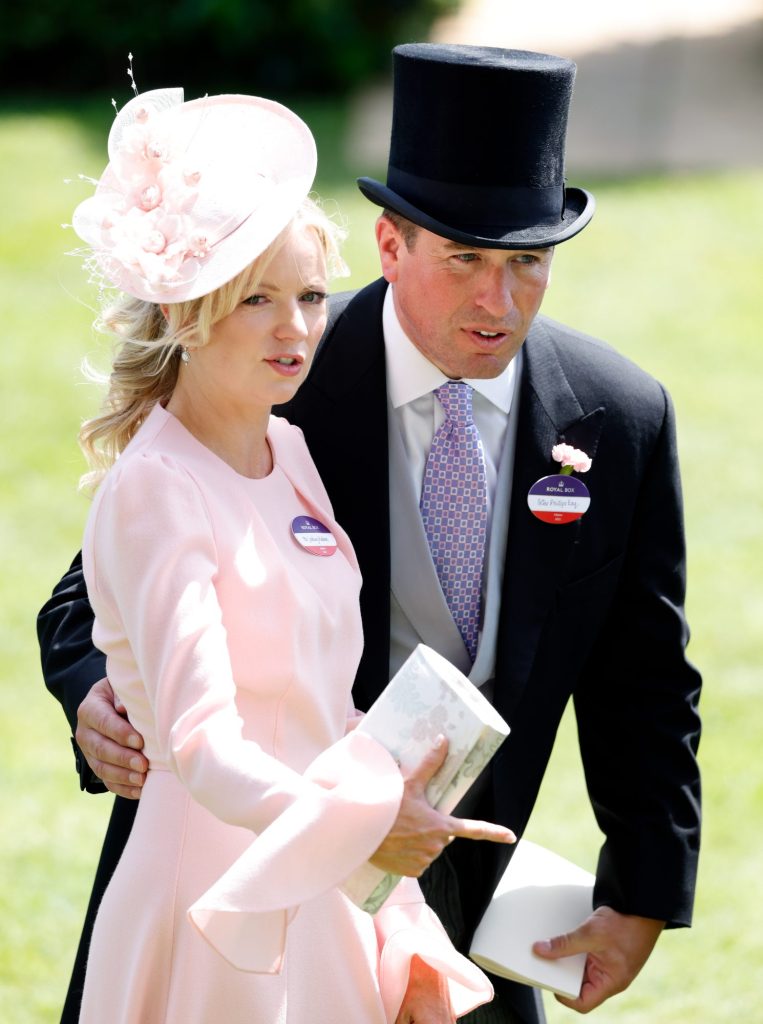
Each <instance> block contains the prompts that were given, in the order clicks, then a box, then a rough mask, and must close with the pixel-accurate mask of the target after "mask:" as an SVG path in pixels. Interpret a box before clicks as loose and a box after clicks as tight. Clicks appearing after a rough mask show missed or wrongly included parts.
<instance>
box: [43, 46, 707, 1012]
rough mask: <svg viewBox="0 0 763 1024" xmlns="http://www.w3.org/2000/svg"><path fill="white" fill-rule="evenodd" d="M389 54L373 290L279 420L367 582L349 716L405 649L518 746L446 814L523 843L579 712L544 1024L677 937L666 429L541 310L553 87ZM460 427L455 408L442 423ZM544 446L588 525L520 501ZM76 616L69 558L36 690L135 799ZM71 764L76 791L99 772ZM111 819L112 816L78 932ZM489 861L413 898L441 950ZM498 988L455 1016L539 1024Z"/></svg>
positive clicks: (461, 938) (563, 118)
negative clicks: (576, 922) (586, 859)
mask: <svg viewBox="0 0 763 1024" xmlns="http://www.w3.org/2000/svg"><path fill="white" fill-rule="evenodd" d="M394 57H395V95H394V116H393V129H392V140H391V151H390V162H389V168H388V177H387V184H386V185H383V184H381V183H379V182H375V181H373V180H371V179H368V178H362V179H360V182H359V185H360V188H361V190H362V191H363V192H364V194H365V195H366V196H367V197H368V198H370V199H371V200H372V201H373V202H375V203H377V204H378V205H380V206H382V207H383V208H384V211H385V212H384V213H383V214H382V216H381V217H380V219H379V221H378V222H377V227H376V236H377V243H378V247H379V253H380V258H381V265H382V272H383V279H382V280H379V281H377V282H375V283H374V284H372V285H370V286H368V287H367V288H365V289H363V290H362V291H361V292H359V293H357V294H356V295H354V296H343V297H342V296H339V297H337V298H336V300H334V301H333V302H332V311H331V323H330V326H329V328H328V329H327V332H326V335H325V337H324V341H323V343H322V347H321V349H320V351H319V353H318V355H317V357H316V360H315V364H314V367H313V369H312V371H311V374H310V377H309V378H308V380H307V382H306V383H305V385H304V386H303V388H302V389H301V391H300V392H299V394H298V395H297V397H296V398H295V399H294V401H293V402H292V403H291V404H290V407H289V408H288V409H286V410H285V412H286V414H287V415H288V417H289V418H290V419H291V420H292V421H293V422H296V423H298V424H299V425H300V426H301V427H302V428H303V430H304V431H305V435H306V437H307V440H308V444H309V446H310V449H311V452H312V454H313V457H314V458H315V461H316V463H317V465H318V468H319V470H320V473H321V475H322V477H323V480H324V482H325V484H326V486H327V489H328V491H329V494H330V496H331V499H332V502H333V504H334V510H335V513H336V516H337V519H338V520H339V521H340V522H341V523H342V524H343V526H344V527H345V528H346V529H347V530H348V532H349V534H350V536H351V538H352V540H353V543H354V545H355V548H356V551H357V554H358V558H359V561H360V565H361V569H362V571H363V577H364V586H363V591H362V595H361V603H362V610H363V620H364V630H365V653H364V656H363V660H362V662H361V666H360V668H359V671H358V676H357V679H356V685H355V690H354V693H355V699H356V703H357V704H358V706H360V707H361V708H366V707H368V706H369V704H370V703H371V702H372V701H373V700H374V698H375V697H376V695H377V694H378V693H379V692H380V691H381V689H382V688H383V686H384V685H385V683H386V681H387V679H388V678H389V675H390V673H392V672H394V671H395V670H396V669H397V667H398V666H399V665H400V664H401V662H402V661H403V660H404V658H405V657H406V655H407V654H408V653H409V652H410V650H412V648H413V647H414V646H415V645H416V643H418V642H421V641H423V642H425V643H427V644H429V645H430V646H432V647H434V648H435V649H437V650H438V651H439V652H440V653H441V654H443V655H445V656H446V657H448V658H449V659H450V660H451V661H453V662H454V663H455V664H457V665H458V666H459V667H460V668H461V669H462V670H464V671H465V672H467V673H468V674H469V675H470V677H471V679H472V681H473V682H474V683H475V684H476V685H478V686H480V687H482V688H483V691H484V692H485V693H486V695H487V696H488V697H489V698H490V699H491V700H492V701H493V703H494V704H495V706H496V708H497V709H498V711H499V712H500V713H501V714H502V715H503V716H504V718H505V719H506V720H507V721H508V722H509V724H510V725H511V728H512V732H511V736H510V737H509V739H508V740H507V742H506V743H505V744H504V746H503V748H502V749H501V751H500V752H499V754H498V755H497V757H496V758H495V759H494V761H493V763H492V765H491V767H490V770H489V771H488V772H486V773H485V774H484V775H483V777H482V779H481V780H480V782H479V783H478V784H477V786H476V787H475V790H476V792H473V793H472V794H470V796H469V798H468V807H467V810H468V813H469V814H470V815H471V816H475V817H477V816H480V817H484V818H487V819H490V820H496V821H499V822H501V823H504V824H507V825H509V826H511V827H512V828H513V829H514V830H515V831H516V832H517V834H521V833H522V832H523V831H524V829H525V826H526V823H527V820H528V818H529V816H530V812H531V810H532V807H533V804H534V801H535V798H536V796H537V792H538V788H539V786H540V783H541V779H542V777H543V773H544V770H545V767H546V764H547V762H548V758H549V756H550V753H551V749H552V746H553V742H554V736H555V733H556V729H557V726H558V724H559V720H560V718H561V715H562V713H563V710H564V708H565V705H566V703H567V701H568V699H569V698H570V696H572V697H573V698H574V702H575V709H576V714H577V720H578V729H579V736H580V746H581V754H582V758H583V763H584V767H585V772H586V779H587V783H588V788H589V792H590V796H591V801H592V804H593V808H594V811H595V813H596V816H597V820H598V822H599V825H600V827H601V829H602V831H603V833H604V835H605V843H604V845H603V847H602V851H601V855H600V859H599V865H598V870H597V882H596V889H595V906H596V909H595V911H594V913H593V915H592V916H591V917H590V918H589V919H588V920H587V921H585V922H581V925H580V927H579V928H578V929H577V930H575V931H574V932H572V933H570V934H569V935H567V936H557V937H544V936H538V938H539V939H550V940H551V941H547V942H542V943H540V944H539V945H538V946H537V950H536V951H537V952H538V953H539V955H543V956H549V957H558V956H564V955H570V954H573V953H578V952H586V953H587V954H588V959H587V969H586V978H585V982H584V985H583V989H582V992H581V995H580V998H579V999H577V1000H571V1001H566V1002H567V1003H568V1005H570V1006H572V1007H574V1008H575V1009H579V1010H581V1011H587V1010H589V1009H591V1008H593V1007H595V1006H597V1005H599V1004H600V1003H601V1002H603V1001H604V999H606V998H608V997H609V996H610V995H612V994H614V993H615V992H618V991H621V990H622V989H623V988H625V987H626V986H627V985H628V984H629V983H630V982H631V981H632V979H633V978H634V977H635V975H636V974H637V973H638V971H639V970H640V968H641V966H642V965H643V963H644V962H645V960H646V959H647V957H648V956H649V954H650V952H651V949H652V948H653V946H654V943H655V941H656V939H657V937H658V935H659V933H660V931H661V930H662V928H663V927H664V926H665V924H667V925H668V926H681V925H688V924H689V923H690V920H691V904H692V894H693V889H694V881H695V874H696V859H697V853H698V844H699V776H698V771H697V765H696V759H695V754H696V749H697V744H698V739H699V720H698V717H697V711H696V708H697V701H698V695H699V678H698V676H697V673H696V672H695V670H694V669H693V668H692V667H691V666H690V665H689V664H688V663H687V662H686V659H685V645H686V641H687V637H688V631H687V627H686V623H685V620H684V616H683V600H684V546H683V526H682V512H681V497H680V484H679V479H678V467H677V457H676V448H675V435H674V427H673V413H672V408H671V404H670V400H669V398H668V396H667V395H666V393H665V391H664V390H663V389H662V388H661V386H660V385H659V384H658V383H657V382H655V381H654V380H652V379H651V378H650V377H648V376H647V375H646V374H644V373H643V372H642V371H640V370H639V369H637V368H636V367H635V366H633V364H631V363H630V362H628V361H627V360H625V359H624V358H622V357H621V356H619V355H618V354H616V353H615V352H614V351H613V350H612V349H610V348H609V347H608V346H606V345H605V344H603V343H602V342H599V341H596V340H594V339H591V338H587V337H585V336H583V335H580V334H578V333H576V332H575V331H572V330H570V329H569V328H566V327H564V326H562V325H560V324H557V323H554V322H552V321H549V320H547V319H546V318H544V317H542V316H539V315H538V310H539V308H540V305H541V301H542V299H543V295H544V291H545V288H546V286H547V284H548V279H549V274H550V268H551V260H552V256H553V248H554V246H555V245H558V244H561V243H563V242H565V241H567V240H568V239H570V238H571V237H573V236H574V235H575V234H577V233H578V232H579V231H580V230H581V229H582V228H583V227H585V225H586V224H587V223H588V221H589V220H590V218H591V216H592V213H593V200H592V197H591V196H590V195H589V194H588V193H587V192H585V191H584V190H582V189H577V188H567V187H566V186H565V182H564V177H563V175H564V170H563V165H564V139H565V133H566V122H567V113H568V108H569V102H570V98H571V91H572V83H573V78H574V65H573V64H572V63H571V62H569V61H566V60H562V59H560V58H556V57H551V56H548V55H544V54H531V53H523V52H518V51H505V50H496V49H490V48H478V47H461V46H430V45H419V44H411V45H406V46H401V47H398V48H397V49H396V50H395V54H394ZM466 385H468V386H466ZM435 391H436V392H437V393H436V394H435ZM456 407H458V408H459V409H461V411H462V412H463V411H464V410H466V411H465V413H464V418H463V419H462V420H460V421H458V422H457V420H458V413H457V410H456ZM469 407H470V408H469ZM470 409H471V413H473V416H471V415H470ZM448 436H449V437H450V442H449V443H450V445H451V456H452V455H455V456H457V457H458V458H459V459H461V461H460V462H459V464H458V467H456V469H455V470H453V467H452V466H450V465H449V463H448V458H449V457H450V456H449V455H448V454H447V449H448V443H447V437H448ZM443 439H445V441H446V443H443ZM559 443H566V444H570V445H572V446H574V447H576V448H579V449H581V450H583V451H584V452H585V453H587V455H588V456H589V457H590V458H591V459H592V467H591V470H590V472H589V473H588V474H587V476H586V484H587V486H588V489H589V491H590V498H591V501H590V508H589V509H588V511H587V512H586V513H585V514H584V515H583V517H582V518H579V519H577V520H575V521H572V522H566V523H563V524H552V523H549V522H545V521H543V520H542V519H540V518H538V517H536V516H535V515H534V514H533V513H532V512H531V510H530V509H529V508H528V501H527V495H528V491H529V490H530V488H531V487H532V486H533V484H535V483H536V482H537V481H538V480H539V479H540V478H542V477H544V476H547V475H549V474H552V473H554V472H555V471H556V470H558V468H559V467H558V465H557V464H556V463H554V462H553V461H552V456H551V451H552V448H553V447H554V446H556V445H557V444H559ZM458 488H460V490H458ZM443 495H445V500H446V501H450V503H451V505H452V506H453V507H454V508H455V509H456V512H455V513H453V509H451V514H452V517H455V518H454V520H453V521H454V523H455V526H453V527H452V529H454V530H455V532H456V533H459V531H460V532H461V533H462V534H463V535H464V536H465V535H466V533H467V531H468V532H469V538H470V542H469V544H468V545H467V546H466V547H468V550H465V547H464V546H463V545H462V546H461V547H460V548H457V549H456V550H455V556H454V542H455V541H457V540H458V539H459V538H458V537H453V536H452V535H449V534H448V532H447V530H446V529H444V527H443V526H442V516H441V515H440V513H439V512H438V510H437V508H436V507H435V506H436V504H437V500H439V499H440V498H442V496H443ZM459 506H460V507H459ZM446 518H447V516H446ZM472 540H473V543H472ZM475 553H476V554H475ZM467 566H471V568H470V569H469V571H467V572H465V571H464V569H465V567H467ZM475 566H476V568H475ZM89 614H90V613H89V611H88V608H87V605H86V602H85V599H84V594H83V585H82V581H81V572H80V570H79V567H78V564H77V562H76V561H75V563H74V565H73V566H72V569H71V570H70V572H69V574H68V575H67V577H65V578H64V580H63V581H62V582H61V584H60V585H59V587H58V588H57V591H56V593H55V594H54V596H53V598H52V599H51V601H50V602H49V603H48V605H46V607H45V608H44V609H43V612H42V613H41V619H40V636H41V642H42V649H43V665H44V668H45V674H46V682H47V684H48V686H49V688H50V689H51V690H52V692H54V693H55V695H56V696H58V697H59V699H61V700H62V702H63V703H64V707H65V709H66V711H67V715H68V717H69V721H70V723H71V725H72V729H73V730H76V736H77V740H78V742H79V746H80V747H81V748H82V749H83V750H84V751H85V753H86V755H87V760H88V761H89V762H90V766H92V768H93V769H94V771H95V775H97V776H100V777H101V778H103V779H104V780H105V781H106V782H107V784H108V786H109V788H110V789H112V791H114V792H117V793H121V794H122V795H124V796H132V797H135V796H138V795H139V793H140V785H141V780H142V773H143V772H144V771H145V769H146V767H147V765H146V762H145V758H143V756H142V755H141V754H140V752H139V749H138V748H139V746H140V742H141V741H140V737H138V736H137V735H136V734H135V733H134V731H133V730H132V729H131V728H130V726H129V724H128V723H127V722H125V721H124V720H123V719H120V718H119V717H117V716H116V715H115V713H114V708H113V701H112V700H111V698H110V691H109V688H108V684H107V683H106V682H105V681H103V680H102V676H103V675H104V670H103V661H102V659H100V658H99V656H98V653H97V652H95V651H93V649H92V647H91V645H90V639H89V628H90V622H89V620H88V615H89ZM475 624H476V625H475ZM93 684H95V685H93ZM91 687H92V690H91ZM78 709H79V722H78V720H77V710H78ZM129 747H132V748H133V749H127V748H129ZM75 751H77V744H75ZM77 752H78V756H79V764H80V769H81V778H82V780H83V786H84V787H85V788H87V787H88V786H90V785H91V784H92V783H93V778H94V777H93V775H92V773H91V772H90V768H89V767H88V764H87V763H85V760H84V759H83V758H82V756H81V755H79V751H77ZM131 762H132V763H131ZM132 807H133V805H132V804H131V803H130V802H129V801H124V800H118V801H117V803H116V805H115V810H114V815H113V817H112V822H111V825H110V828H109V835H108V837H107V842H106V845H105V847H104V855H103V857H102V862H101V865H100V868H99V877H98V878H97V880H96V889H95V891H94V896H93V902H92V904H91V911H90V913H91V914H92V912H93V910H94V907H95V906H96V905H97V899H98V892H99V891H100V890H101V889H102V886H103V885H105V882H106V881H107V878H108V875H109V874H110V872H111V870H112V868H113V863H114V856H115V853H117V852H118V850H119V849H120V848H121V845H122V843H123V842H124V837H125V835H126V833H127V831H128V830H129V823H130V820H131V811H132ZM560 828H563V824H561V825H560ZM507 857H508V854H507V852H506V851H505V850H504V849H503V848H495V847H494V846H493V844H482V843H464V842H462V841H459V840H456V841H455V842H454V843H453V844H452V845H451V846H450V847H448V849H447V850H446V851H445V853H444V854H443V855H442V856H441V857H440V858H438V860H436V861H435V862H434V864H433V865H432V868H431V869H430V870H429V872H428V873H427V874H426V875H425V876H424V878H423V879H422V884H423V886H424V888H425V892H426V893H427V898H428V899H429V900H430V901H431V902H432V903H433V905H434V906H435V908H436V909H437V910H438V912H440V914H441V916H442V917H443V919H444V921H445V923H446V925H447V926H448V928H449V930H450V931H451V934H452V935H453V936H454V939H455V941H456V942H457V943H458V944H459V945H460V947H461V948H462V949H463V950H468V947H469V942H470V939H471V935H472V933H473V931H474V928H475V927H476V925H477V923H478V921H479V919H480V916H481V913H482V911H483V909H484V907H485V905H486V902H487V900H488V899H489V898H490V895H491V893H492V891H493V888H494V886H495V883H496V882H497V880H498V879H499V877H500V874H501V872H502V870H503V868H504V866H505V863H506V860H507ZM86 933H87V926H86ZM84 942H85V944H84V945H83V947H82V949H81V953H80V956H82V955H83V951H84V949H85V948H86V940H84ZM75 973H76V972H75ZM494 982H495V985H496V993H497V996H496V1001H495V1003H493V1004H491V1005H490V1006H488V1007H482V1008H480V1010H478V1011H476V1012H475V1014H474V1016H473V1018H470V1019H473V1020H474V1021H475V1022H477V1021H482V1022H488V1021H502V1022H506V1021H523V1022H535V1021H542V1020H543V1010H542V1005H541V1003H540V999H539V998H538V995H537V993H534V992H533V991H532V990H530V989H527V988H525V987H523V986H516V985H512V984H511V983H508V982H505V981H503V980H502V979H494ZM75 988H76V986H75ZM70 995H71V993H70Z"/></svg>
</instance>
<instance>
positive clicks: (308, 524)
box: [291, 516, 336, 558]
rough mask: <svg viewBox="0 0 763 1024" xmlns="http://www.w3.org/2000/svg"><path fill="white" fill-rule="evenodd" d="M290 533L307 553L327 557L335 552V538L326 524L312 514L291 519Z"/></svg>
mask: <svg viewBox="0 0 763 1024" xmlns="http://www.w3.org/2000/svg"><path fill="white" fill-rule="evenodd" d="M291 535H292V537H293V538H294V540H295V541H296V542H297V544H299V546H300V547H301V548H302V550H303V551H306V552H307V553H308V555H319V556H320V557H321V558H328V557H329V555H333V554H336V538H335V537H334V534H333V533H332V532H331V530H329V528H328V527H327V526H324V524H323V523H322V522H321V521H320V520H319V519H313V517H312V516H297V517H296V519H292V521H291Z"/></svg>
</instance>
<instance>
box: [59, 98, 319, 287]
mask: <svg viewBox="0 0 763 1024" xmlns="http://www.w3.org/2000/svg"><path fill="white" fill-rule="evenodd" d="M108 151H109V161H110V162H109V164H108V166H107V167H106V170H105V171H104V172H103V175H102V176H101V179H100V181H99V182H98V185H97V187H96V190H95V194H94V195H93V196H91V197H90V198H89V199H86V200H85V201H84V202H82V203H80V205H79V206H78V207H77V209H76V210H75V211H74V217H73V226H74V230H75V231H76V232H77V234H78V235H79V236H80V238H82V239H83V240H84V241H85V242H87V244H88V245H89V246H90V247H91V250H92V261H93V262H94V264H95V267H96V268H97V270H98V271H99V272H100V273H101V274H102V275H103V276H104V277H106V278H107V279H108V280H109V281H110V282H111V283H112V284H114V285H116V286H117V287H118V288H120V289H121V290H122V291H124V292H127V293H128V294H129V295H134V296H135V297H136V298H139V299H146V300H148V301H149V302H166V303H170V302H185V301H187V300H189V299H196V298H199V297H200V296H201V295H206V294H208V293H209V292H212V291H214V290H215V289H216V288H219V287H220V286H221V285H223V284H225V283H226V282H227V281H230V280H231V279H232V278H234V277H235V276H236V275H237V274H239V273H240V272H241V271H242V270H244V269H245V268H246V267H247V266H248V265H249V264H250V263H251V262H252V261H253V260H254V259H255V258H256V257H257V256H259V255H260V253H262V252H263V251H264V250H265V249H267V247H268V246H269V245H270V243H271V242H272V241H273V240H274V239H275V238H276V236H277V235H278V234H279V233H280V232H281V231H282V230H283V229H284V228H285V227H286V225H287V224H288V223H289V221H290V220H291V218H292V217H293V216H294V214H295V213H296V211H297V209H298V207H299V206H300V204H301V202H302V200H303V199H304V198H305V196H306V195H307V194H308V192H309V191H310V188H311V187H312V183H313V178H314V177H315V168H316V151H315V142H314V140H313V137H312V135H311V134H310V129H309V128H308V127H307V125H306V124H305V123H304V122H303V121H301V120H300V118H298V117H297V116H296V114H293V113H292V112H291V111H290V110H288V109H287V108H286V107H284V106H281V104H280V103H274V102H273V101H272V100H266V99H260V98H259V97H256V96H209V97H205V98H203V99H198V100H191V101H190V102H189V103H184V102H183V90H182V89H157V90H154V91H153V92H147V93H143V94H141V95H140V96H136V97H135V99H133V100H131V101H130V102H129V103H128V104H127V105H126V106H125V107H124V108H123V109H122V110H121V111H120V113H119V114H118V115H117V117H116V119H115V121H114V124H113V126H112V128H111V131H110V133H109V142H108Z"/></svg>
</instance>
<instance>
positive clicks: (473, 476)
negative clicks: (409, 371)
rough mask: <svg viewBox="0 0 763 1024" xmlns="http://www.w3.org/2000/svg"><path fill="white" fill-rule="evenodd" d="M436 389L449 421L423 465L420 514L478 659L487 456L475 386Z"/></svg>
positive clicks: (467, 643) (437, 566)
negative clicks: (475, 412)
mask: <svg viewBox="0 0 763 1024" xmlns="http://www.w3.org/2000/svg"><path fill="white" fill-rule="evenodd" d="M434 394H435V395H436V396H437V398H438V399H439V401H440V404H441V405H442V407H443V409H444V410H445V421H444V423H443V424H442V426H441V427H440V428H439V429H438V430H437V432H436V433H435V435H434V438H433V439H432V447H431V449H430V451H429V458H428V459H427V464H426V469H425V470H424V485H423V487H422V490H421V503H420V508H421V518H422V520H423V522H424V529H425V531H426V535H427V539H428V541H429V548H430V550H431V552H432V560H433V562H434V565H435V569H436V570H437V576H438V577H439V580H440V585H441V586H442V591H443V594H444V595H445V600H446V601H447V603H448V607H449V608H450V611H451V614H452V615H453V620H454V622H455V623H456V625H457V626H458V628H459V630H460V631H461V636H462V637H463V639H464V644H465V646H466V649H467V650H468V652H469V655H470V657H471V659H472V661H474V658H475V656H476V654H477V640H478V638H479V626H480V604H481V598H482V560H483V557H484V554H485V536H486V533H487V478H486V475H485V456H484V453H483V451H482V441H481V440H480V435H479V431H478V430H477V427H476V426H475V423H474V420H473V419H472V389H471V387H470V386H469V385H468V384H465V383H464V382H463V381H455V380H451V381H448V382H447V383H446V384H443V385H442V386H441V387H439V388H435V390H434Z"/></svg>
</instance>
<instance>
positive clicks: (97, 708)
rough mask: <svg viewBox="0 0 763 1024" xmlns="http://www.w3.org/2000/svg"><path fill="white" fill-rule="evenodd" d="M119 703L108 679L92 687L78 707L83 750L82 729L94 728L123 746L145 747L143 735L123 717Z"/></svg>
mask: <svg viewBox="0 0 763 1024" xmlns="http://www.w3.org/2000/svg"><path fill="white" fill-rule="evenodd" d="M117 703H118V701H117V698H116V697H115V696H114V691H113V690H112V689H111V686H110V684H109V681H108V679H101V680H99V681H98V682H97V683H95V684H94V685H93V686H92V687H91V689H90V693H88V695H87V696H86V697H85V698H84V700H83V701H82V703H81V704H80V706H79V708H78V709H77V722H78V726H77V736H76V739H77V743H78V744H79V746H80V747H81V748H82V749H83V750H84V747H82V743H80V740H79V733H80V730H92V731H93V732H96V733H98V734H100V735H101V736H104V737H106V738H107V739H110V740H113V741H114V742H115V743H118V744H119V745H120V746H122V747H130V748H132V749H133V750H140V749H141V748H142V747H143V737H142V736H141V735H140V733H138V732H136V731H135V729H133V727H132V726H131V725H130V723H129V722H128V721H127V719H126V718H123V717H122V714H121V713H120V711H119V710H118V708H117V706H116V705H117ZM96 755H97V751H96Z"/></svg>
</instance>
